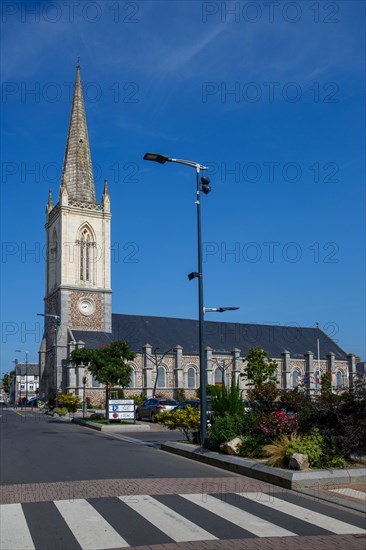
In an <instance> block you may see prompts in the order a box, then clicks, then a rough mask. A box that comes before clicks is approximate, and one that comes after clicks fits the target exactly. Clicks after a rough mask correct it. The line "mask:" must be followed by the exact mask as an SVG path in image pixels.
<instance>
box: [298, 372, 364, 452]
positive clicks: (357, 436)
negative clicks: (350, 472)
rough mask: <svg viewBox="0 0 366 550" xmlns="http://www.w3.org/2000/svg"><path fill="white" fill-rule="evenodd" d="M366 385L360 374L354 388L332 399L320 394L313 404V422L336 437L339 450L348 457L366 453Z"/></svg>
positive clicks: (311, 425)
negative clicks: (320, 396) (323, 397)
mask: <svg viewBox="0 0 366 550" xmlns="http://www.w3.org/2000/svg"><path fill="white" fill-rule="evenodd" d="M365 410H366V386H365V382H364V381H363V380H362V379H361V378H356V380H355V387H354V389H353V390H352V391H348V392H344V393H342V394H341V395H339V396H334V397H333V398H332V399H322V398H320V399H319V400H318V401H317V402H316V403H315V405H314V407H313V413H312V415H311V418H310V421H309V425H310V427H318V428H319V430H320V432H321V434H322V435H323V436H324V437H325V438H327V439H330V440H332V441H333V443H334V445H335V448H336V450H337V454H339V455H340V456H342V457H343V458H345V459H350V458H351V456H353V455H355V456H364V455H365V454H366V446H365V442H366V415H365Z"/></svg>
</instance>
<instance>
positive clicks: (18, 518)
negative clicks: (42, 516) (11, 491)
mask: <svg viewBox="0 0 366 550" xmlns="http://www.w3.org/2000/svg"><path fill="white" fill-rule="evenodd" d="M0 518H1V536H0V548H3V550H35V548H34V544H33V540H32V537H31V534H30V531H29V529H28V525H27V521H26V519H25V515H24V512H23V509H22V505H21V504H1V505H0Z"/></svg>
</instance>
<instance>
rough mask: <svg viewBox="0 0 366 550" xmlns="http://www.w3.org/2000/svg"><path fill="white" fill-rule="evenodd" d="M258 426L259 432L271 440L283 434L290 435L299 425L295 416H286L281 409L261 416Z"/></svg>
mask: <svg viewBox="0 0 366 550" xmlns="http://www.w3.org/2000/svg"><path fill="white" fill-rule="evenodd" d="M258 426H259V428H260V430H261V432H262V433H263V434H264V435H265V436H266V437H268V439H270V440H271V441H273V440H275V439H278V438H280V437H281V436H283V435H290V434H292V433H293V432H295V431H296V430H297V429H298V427H299V426H298V420H297V417H296V416H286V415H285V414H284V413H283V412H281V411H276V412H273V413H271V414H269V415H266V416H263V417H262V418H261V419H260V420H259V422H258Z"/></svg>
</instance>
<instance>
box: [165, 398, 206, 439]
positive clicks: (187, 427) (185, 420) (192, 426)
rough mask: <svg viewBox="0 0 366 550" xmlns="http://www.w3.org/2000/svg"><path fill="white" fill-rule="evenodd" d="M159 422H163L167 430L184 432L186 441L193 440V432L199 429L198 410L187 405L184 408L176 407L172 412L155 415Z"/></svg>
mask: <svg viewBox="0 0 366 550" xmlns="http://www.w3.org/2000/svg"><path fill="white" fill-rule="evenodd" d="M156 418H157V421H158V422H159V424H163V425H164V426H166V427H167V428H169V430H180V431H181V432H183V433H184V435H185V436H186V438H187V441H193V438H194V435H193V434H194V433H195V432H197V431H198V430H199V426H200V413H199V410H198V409H197V408H196V409H195V408H193V407H190V406H189V405H187V407H186V408H185V409H180V410H179V409H178V410H177V411H174V412H162V413H160V414H158V415H157V417H156Z"/></svg>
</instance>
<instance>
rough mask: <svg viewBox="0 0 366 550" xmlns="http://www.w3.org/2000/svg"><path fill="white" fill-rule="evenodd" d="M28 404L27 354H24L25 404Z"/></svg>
mask: <svg viewBox="0 0 366 550" xmlns="http://www.w3.org/2000/svg"><path fill="white" fill-rule="evenodd" d="M27 403H28V352H27V351H26V352H25V404H27Z"/></svg>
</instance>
